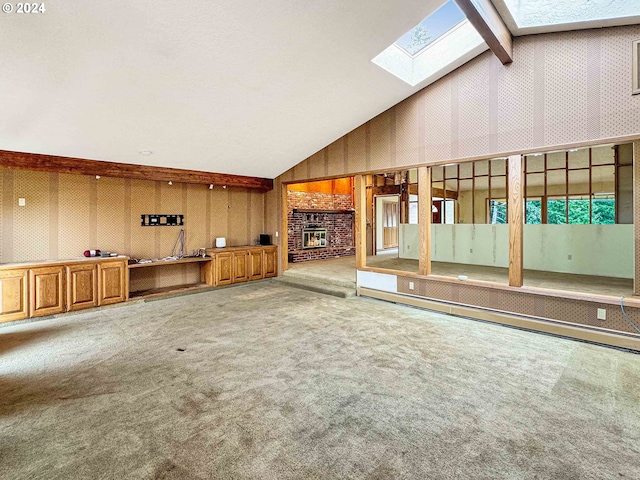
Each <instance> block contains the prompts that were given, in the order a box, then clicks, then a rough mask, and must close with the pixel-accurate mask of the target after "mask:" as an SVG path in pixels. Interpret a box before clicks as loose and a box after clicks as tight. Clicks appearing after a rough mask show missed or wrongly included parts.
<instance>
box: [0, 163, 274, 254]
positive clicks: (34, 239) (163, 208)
mask: <svg viewBox="0 0 640 480" xmlns="http://www.w3.org/2000/svg"><path fill="white" fill-rule="evenodd" d="M0 189H1V194H0V209H1V212H2V216H1V218H0V262H1V263H10V262H21V261H31V260H43V259H66V258H73V257H78V256H82V253H83V251H84V250H86V249H92V248H99V249H101V250H108V251H115V252H118V253H121V254H126V255H131V256H134V257H142V258H158V257H164V256H168V255H170V254H171V249H172V247H173V245H174V242H175V240H176V237H177V235H178V232H179V230H180V227H142V226H141V225H140V215H141V214H143V213H164V214H173V213H175V214H183V215H185V225H184V228H185V234H186V250H187V252H188V253H190V252H191V251H192V250H194V249H197V248H199V247H211V246H213V242H214V238H215V237H219V236H224V237H227V244H228V245H246V244H252V243H253V242H254V240H256V239H257V238H258V236H259V234H260V233H263V231H264V227H265V223H264V218H265V215H264V212H265V201H264V199H265V194H262V193H259V192H254V191H251V190H247V189H240V188H227V189H222V188H219V187H217V188H216V189H214V190H209V189H208V188H207V185H192V184H183V183H174V184H173V185H171V186H169V185H168V184H167V183H165V182H153V181H145V180H127V179H119V178H100V179H99V180H97V179H95V178H94V177H92V176H85V175H66V174H56V173H40V172H32V171H25V170H19V171H18V170H15V171H14V170H9V169H0ZM19 198H25V199H26V206H24V207H20V206H18V199H19Z"/></svg>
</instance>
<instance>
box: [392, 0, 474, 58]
mask: <svg viewBox="0 0 640 480" xmlns="http://www.w3.org/2000/svg"><path fill="white" fill-rule="evenodd" d="M464 20H465V16H464V13H462V11H461V10H460V8H458V5H456V3H455V2H454V1H453V0H449V1H448V2H447V3H445V4H444V5H443V6H442V7H440V8H439V9H438V10H436V11H435V12H433V13H432V14H431V15H429V16H428V17H427V18H425V19H424V20H422V21H421V22H420V23H419V24H418V25H416V26H415V27H413V28H412V29H411V30H409V31H408V32H407V33H405V34H404V35H402V36H401V37H400V38H399V39H398V40H396V42H395V43H394V45H396V46H398V47H400V48H401V49H402V50H404V51H405V52H406V53H407V54H409V55H411V56H415V55H416V54H417V53H419V52H421V51H422V50H424V49H425V48H426V47H427V46H428V45H431V44H432V43H433V42H435V41H436V40H437V39H438V38H440V37H441V36H442V35H444V34H445V33H446V32H448V31H449V30H451V29H452V28H453V27H455V26H456V25H458V24H459V23H461V22H462V21H464Z"/></svg>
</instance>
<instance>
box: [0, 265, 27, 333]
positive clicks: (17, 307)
mask: <svg viewBox="0 0 640 480" xmlns="http://www.w3.org/2000/svg"><path fill="white" fill-rule="evenodd" d="M28 274H29V270H26V269H24V270H1V271H0V322H10V321H12V320H21V319H23V318H27V317H28V316H29V297H28V290H27V278H28Z"/></svg>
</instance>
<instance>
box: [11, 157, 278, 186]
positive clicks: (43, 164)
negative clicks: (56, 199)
mask: <svg viewBox="0 0 640 480" xmlns="http://www.w3.org/2000/svg"><path fill="white" fill-rule="evenodd" d="M0 167H6V168H11V169H14V170H35V171H39V172H57V173H71V174H75V175H100V176H102V177H115V178H132V179H137V180H153V181H163V182H168V181H172V182H181V183H198V184H205V185H210V184H213V185H219V186H223V185H226V186H228V187H240V188H249V189H255V190H259V191H261V192H268V191H269V190H273V180H272V179H269V178H259V177H245V176H243V175H228V174H224V173H212V172H201V171H197V170H182V169H179V168H166V167H151V166H147V165H134V164H128V163H116V162H103V161H98V160H85V159H81V158H71V157H58V156H54V155H41V154H37V153H23V152H12V151H8V150H0Z"/></svg>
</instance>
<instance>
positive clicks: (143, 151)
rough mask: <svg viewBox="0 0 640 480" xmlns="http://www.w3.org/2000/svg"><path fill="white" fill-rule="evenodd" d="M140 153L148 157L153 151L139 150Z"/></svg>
mask: <svg viewBox="0 0 640 480" xmlns="http://www.w3.org/2000/svg"><path fill="white" fill-rule="evenodd" d="M138 153H140V155H144V156H145V157H148V156H149V155H151V154H152V153H153V152H152V151H151V150H140V152H138Z"/></svg>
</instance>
